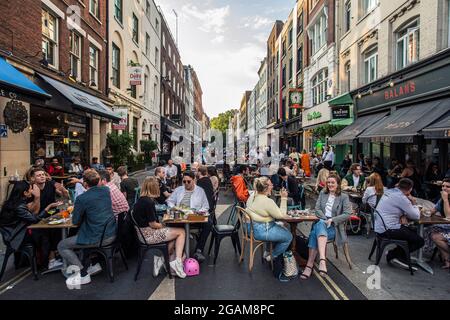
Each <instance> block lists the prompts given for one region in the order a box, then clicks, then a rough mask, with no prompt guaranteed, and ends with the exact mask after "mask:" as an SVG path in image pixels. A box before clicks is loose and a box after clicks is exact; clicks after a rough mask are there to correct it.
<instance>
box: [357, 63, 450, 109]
mask: <svg viewBox="0 0 450 320" xmlns="http://www.w3.org/2000/svg"><path fill="white" fill-rule="evenodd" d="M446 63H447V64H445V65H443V66H441V67H438V68H434V69H433V70H428V72H423V71H422V73H421V74H418V75H417V76H412V75H411V76H410V75H408V74H405V75H404V76H403V77H404V78H409V80H405V81H402V80H400V82H398V83H397V82H396V80H395V79H394V80H393V81H392V82H390V85H386V87H385V88H384V89H382V90H379V91H374V92H373V93H372V94H368V95H363V96H362V98H361V99H358V98H357V99H356V100H355V101H356V106H357V110H358V112H362V111H365V110H369V109H373V108H379V107H383V106H390V105H392V104H394V103H398V102H402V101H409V100H410V101H414V98H415V97H417V96H422V95H424V94H427V93H429V92H434V91H438V90H444V89H445V88H448V87H450V77H449V76H448V75H449V74H450V62H446Z"/></svg>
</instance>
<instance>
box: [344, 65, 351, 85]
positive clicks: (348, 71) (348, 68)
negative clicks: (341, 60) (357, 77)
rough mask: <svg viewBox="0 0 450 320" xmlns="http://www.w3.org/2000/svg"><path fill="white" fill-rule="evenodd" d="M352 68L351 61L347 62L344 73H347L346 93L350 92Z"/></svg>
mask: <svg viewBox="0 0 450 320" xmlns="http://www.w3.org/2000/svg"><path fill="white" fill-rule="evenodd" d="M350 67H351V63H350V61H349V62H347V63H346V64H345V66H344V72H345V84H344V85H345V91H350V79H351V78H350V76H351V75H350Z"/></svg>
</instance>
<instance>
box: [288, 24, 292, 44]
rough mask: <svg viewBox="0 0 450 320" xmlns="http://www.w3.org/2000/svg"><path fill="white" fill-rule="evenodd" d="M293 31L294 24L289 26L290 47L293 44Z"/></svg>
mask: <svg viewBox="0 0 450 320" xmlns="http://www.w3.org/2000/svg"><path fill="white" fill-rule="evenodd" d="M292 32H293V30H292V25H291V26H290V27H289V34H288V39H289V40H288V41H289V42H288V47H290V46H291V45H292Z"/></svg>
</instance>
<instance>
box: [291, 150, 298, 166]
mask: <svg viewBox="0 0 450 320" xmlns="http://www.w3.org/2000/svg"><path fill="white" fill-rule="evenodd" d="M289 158H291V159H292V160H294V159H297V163H298V164H300V153H298V152H297V149H296V148H292V152H291V154H290V155H289Z"/></svg>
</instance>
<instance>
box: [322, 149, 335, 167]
mask: <svg viewBox="0 0 450 320" xmlns="http://www.w3.org/2000/svg"><path fill="white" fill-rule="evenodd" d="M322 158H323V165H324V166H325V168H327V169H328V170H332V169H333V167H334V152H333V148H331V147H330V146H326V149H325V152H324V153H323V156H322Z"/></svg>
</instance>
